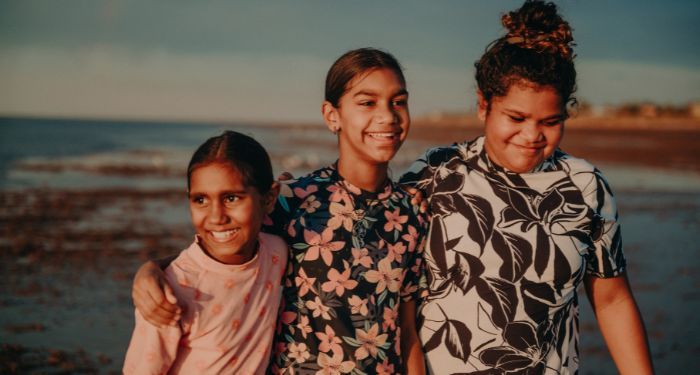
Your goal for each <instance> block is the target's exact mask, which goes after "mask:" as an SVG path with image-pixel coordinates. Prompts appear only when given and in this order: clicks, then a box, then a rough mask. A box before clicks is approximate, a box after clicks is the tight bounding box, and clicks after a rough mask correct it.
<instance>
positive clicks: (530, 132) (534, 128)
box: [520, 121, 543, 143]
mask: <svg viewBox="0 0 700 375" xmlns="http://www.w3.org/2000/svg"><path fill="white" fill-rule="evenodd" d="M520 136H521V137H523V139H525V140H526V141H527V142H533V143H534V142H539V141H541V140H542V138H543V136H542V131H540V126H539V125H538V124H537V123H535V122H534V121H528V122H526V123H525V124H523V125H522V128H521V129H520Z"/></svg>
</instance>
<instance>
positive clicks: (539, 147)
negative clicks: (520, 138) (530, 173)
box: [513, 144, 545, 154]
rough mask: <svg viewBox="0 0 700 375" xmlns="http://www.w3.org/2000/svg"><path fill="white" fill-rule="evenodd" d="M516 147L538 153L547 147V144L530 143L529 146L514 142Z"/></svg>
mask: <svg viewBox="0 0 700 375" xmlns="http://www.w3.org/2000/svg"><path fill="white" fill-rule="evenodd" d="M513 145H514V146H515V147H517V148H519V149H521V150H523V151H525V152H528V153H533V154H534V153H537V152H539V151H541V150H542V149H544V148H545V145H528V146H523V145H518V144H513Z"/></svg>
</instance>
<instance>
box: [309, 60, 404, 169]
mask: <svg viewBox="0 0 700 375" xmlns="http://www.w3.org/2000/svg"><path fill="white" fill-rule="evenodd" d="M347 87H348V88H347V90H346V92H345V93H344V94H343V96H342V97H341V98H340V100H339V101H338V106H337V107H334V106H333V104H331V103H330V102H328V101H326V102H324V103H323V107H322V111H323V118H324V120H325V122H326V125H327V126H328V128H329V129H331V131H337V132H338V145H339V149H340V158H341V159H342V160H343V163H345V164H346V165H353V166H354V167H355V168H362V167H363V166H368V167H371V166H376V165H386V164H388V162H389V160H391V158H393V157H394V155H395V154H396V152H397V151H398V150H399V148H400V147H401V144H402V143H403V141H404V140H405V139H406V135H407V134H408V128H409V124H410V117H409V113H408V92H407V91H406V87H405V85H404V84H403V83H402V81H401V79H400V78H399V77H398V76H397V75H396V73H395V72H394V71H393V70H391V69H388V68H377V69H373V70H370V71H369V72H366V73H363V74H360V75H357V76H356V77H355V78H353V79H352V80H351V81H350V82H349V83H348V85H347Z"/></svg>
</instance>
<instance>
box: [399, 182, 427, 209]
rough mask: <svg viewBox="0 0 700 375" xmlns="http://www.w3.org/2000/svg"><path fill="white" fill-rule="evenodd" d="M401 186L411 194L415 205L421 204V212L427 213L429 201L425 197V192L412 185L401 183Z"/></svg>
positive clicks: (412, 202)
mask: <svg viewBox="0 0 700 375" xmlns="http://www.w3.org/2000/svg"><path fill="white" fill-rule="evenodd" d="M401 187H402V188H403V189H404V190H406V192H408V194H411V204H412V205H414V206H417V205H420V212H421V213H423V214H424V213H425V212H426V211H428V201H427V200H426V199H424V198H425V197H424V196H423V192H422V191H421V190H418V189H416V188H414V187H413V186H410V185H401Z"/></svg>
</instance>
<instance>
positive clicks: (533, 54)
mask: <svg viewBox="0 0 700 375" xmlns="http://www.w3.org/2000/svg"><path fill="white" fill-rule="evenodd" d="M501 23H502V24H503V26H504V27H505V28H506V29H507V30H508V32H507V34H506V35H504V36H503V37H501V38H499V39H496V40H495V41H493V42H492V43H491V44H489V46H488V47H486V52H484V54H483V56H481V58H480V59H479V60H478V61H477V62H476V63H475V64H474V65H475V67H476V82H477V86H478V88H479V91H480V92H481V95H482V97H483V98H484V100H485V101H486V103H488V104H489V107H488V109H490V103H491V100H492V99H493V98H494V97H501V96H505V95H506V94H507V93H508V90H509V89H510V87H511V86H512V85H513V84H519V83H524V84H535V85H537V86H551V87H553V88H554V89H555V90H556V91H557V93H559V95H560V96H561V98H562V102H563V103H564V104H565V105H575V104H576V98H574V97H573V93H574V92H575V91H576V69H575V67H574V57H575V55H574V52H573V49H572V47H573V46H574V45H575V44H574V43H573V40H574V39H573V36H572V34H571V27H570V26H569V23H568V22H566V21H565V20H564V19H563V18H562V17H561V16H560V15H559V14H558V13H557V6H556V5H555V4H554V3H551V2H544V1H540V0H527V1H525V3H524V4H523V5H522V6H521V7H520V9H517V10H514V11H512V12H508V13H506V14H503V15H502V16H501Z"/></svg>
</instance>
